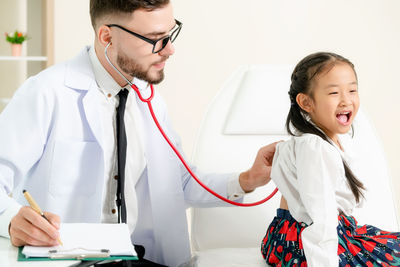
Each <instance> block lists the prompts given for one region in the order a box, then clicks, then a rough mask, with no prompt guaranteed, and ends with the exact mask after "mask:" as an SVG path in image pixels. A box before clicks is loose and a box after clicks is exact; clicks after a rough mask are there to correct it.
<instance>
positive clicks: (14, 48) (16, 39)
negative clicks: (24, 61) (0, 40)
mask: <svg viewBox="0 0 400 267" xmlns="http://www.w3.org/2000/svg"><path fill="white" fill-rule="evenodd" d="M5 36H6V41H7V42H9V43H11V54H12V55H13V56H20V55H21V50H22V43H23V42H24V41H26V40H28V36H27V35H26V34H23V33H22V32H19V31H15V32H14V34H11V35H9V34H8V33H5Z"/></svg>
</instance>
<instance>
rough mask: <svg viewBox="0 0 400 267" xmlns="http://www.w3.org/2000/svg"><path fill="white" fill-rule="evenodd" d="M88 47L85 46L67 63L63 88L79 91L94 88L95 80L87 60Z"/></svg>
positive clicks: (88, 59) (95, 85)
mask: <svg viewBox="0 0 400 267" xmlns="http://www.w3.org/2000/svg"><path fill="white" fill-rule="evenodd" d="M89 49H90V46H86V47H85V48H84V49H82V50H81V51H80V52H79V54H78V55H77V56H76V57H75V58H73V59H71V60H70V61H69V62H68V63H67V70H66V74H65V86H67V87H69V88H73V89H79V90H89V89H90V88H91V87H96V88H97V84H96V80H95V76H94V73H93V68H92V64H91V62H90V58H89Z"/></svg>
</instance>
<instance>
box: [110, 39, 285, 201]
mask: <svg viewBox="0 0 400 267" xmlns="http://www.w3.org/2000/svg"><path fill="white" fill-rule="evenodd" d="M110 44H111V42H110V43H108V44H107V46H106V48H105V50H104V54H105V57H106V59H107V61H108V63H109V64H110V65H111V66H112V68H113V69H114V70H115V71H116V72H117V73H118V74H119V75H120V76H121V77H122V78H123V79H124V80H125V81H126V82H127V83H128V84H129V85H130V86H131V88H132V89H133V90H134V91H135V92H136V94H137V95H138V97H139V99H140V100H141V101H142V102H143V103H146V104H147V106H148V109H149V111H150V114H151V117H152V118H153V121H154V123H155V124H156V126H157V128H158V130H159V131H160V133H161V135H162V136H163V137H164V139H165V141H166V142H167V143H168V145H169V146H170V147H171V149H172V150H173V151H174V152H175V154H176V156H177V157H178V158H179V160H180V161H181V162H182V164H183V166H185V168H186V170H187V171H188V172H189V173H190V175H191V176H192V177H193V179H194V180H195V181H196V182H197V183H198V184H199V185H200V186H202V187H203V188H204V189H205V190H207V191H208V192H209V193H211V194H212V195H214V196H215V197H217V198H219V199H220V200H222V201H225V202H227V203H229V204H232V205H235V206H241V207H252V206H257V205H260V204H263V203H264V202H266V201H268V200H269V199H271V198H272V197H273V196H274V195H275V194H276V192H278V188H275V190H274V191H273V192H272V193H271V194H270V195H269V196H267V197H266V198H264V199H262V200H260V201H257V202H252V203H240V202H235V201H232V200H230V199H228V198H226V197H223V196H221V195H219V194H218V193H216V192H214V191H213V190H211V189H210V188H209V187H207V186H206V185H205V184H204V183H203V182H202V181H200V179H199V178H197V176H196V174H195V173H194V172H193V171H192V169H191V168H190V167H189V165H188V164H187V163H186V161H185V159H184V158H183V157H182V155H181V153H179V151H178V149H177V148H176V147H175V145H174V144H173V143H172V142H171V140H170V139H169V138H168V136H167V135H166V134H165V132H164V130H163V128H162V127H161V125H160V123H159V122H158V120H157V117H156V115H155V114H154V110H153V106H152V104H151V100H152V99H153V96H154V87H153V85H152V84H150V89H151V94H150V96H149V97H148V98H143V97H142V94H141V93H140V90H139V88H138V87H137V86H136V85H134V84H133V83H132V82H131V81H129V80H128V79H127V78H126V77H125V76H124V75H123V74H122V73H121V72H120V71H119V70H118V69H117V68H116V67H115V66H114V64H112V62H111V60H110V59H109V58H108V55H107V49H108V47H109V46H110Z"/></svg>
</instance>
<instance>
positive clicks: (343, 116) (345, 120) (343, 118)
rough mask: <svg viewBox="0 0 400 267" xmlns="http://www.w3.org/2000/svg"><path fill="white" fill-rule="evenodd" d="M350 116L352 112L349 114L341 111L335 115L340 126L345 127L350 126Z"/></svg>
mask: <svg viewBox="0 0 400 267" xmlns="http://www.w3.org/2000/svg"><path fill="white" fill-rule="evenodd" d="M352 114H353V112H351V111H343V112H340V113H338V114H336V118H337V120H338V121H339V123H340V124H342V125H344V126H347V125H349V124H350V118H351V116H352Z"/></svg>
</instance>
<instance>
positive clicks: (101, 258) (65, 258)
mask: <svg viewBox="0 0 400 267" xmlns="http://www.w3.org/2000/svg"><path fill="white" fill-rule="evenodd" d="M22 249H23V247H19V248H18V258H17V261H57V260H63V261H65V260H71V261H72V260H73V261H76V260H81V261H101V260H114V261H115V260H138V259H139V258H138V257H137V256H108V257H99V258H95V257H92V255H93V254H87V255H86V256H87V257H84V258H76V257H58V258H57V257H53V258H50V257H26V256H25V255H24V254H23V253H22ZM77 256H82V255H77Z"/></svg>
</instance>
